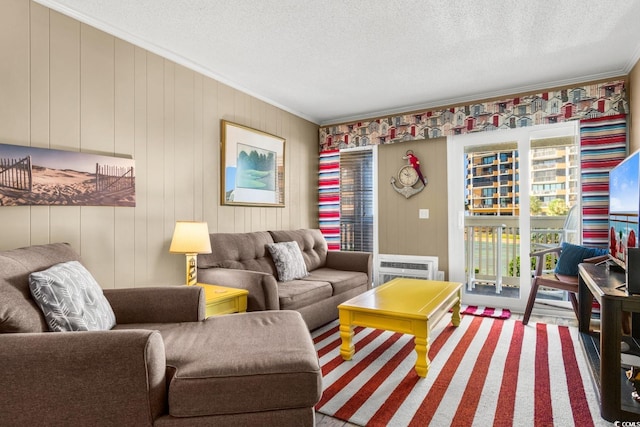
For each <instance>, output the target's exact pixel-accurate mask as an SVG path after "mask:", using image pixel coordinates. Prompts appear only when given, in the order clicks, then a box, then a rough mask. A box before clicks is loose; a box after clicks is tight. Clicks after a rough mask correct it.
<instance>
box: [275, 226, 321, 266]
mask: <svg viewBox="0 0 640 427" xmlns="http://www.w3.org/2000/svg"><path fill="white" fill-rule="evenodd" d="M269 233H271V237H272V238H273V241H274V242H276V243H279V242H296V243H297V244H298V246H300V250H301V251H302V258H304V262H305V264H306V265H307V271H313V270H315V269H316V268H320V267H324V266H325V264H326V262H327V251H328V248H327V241H326V240H325V239H324V236H323V235H322V233H321V232H320V230H317V229H301V230H278V231H269Z"/></svg>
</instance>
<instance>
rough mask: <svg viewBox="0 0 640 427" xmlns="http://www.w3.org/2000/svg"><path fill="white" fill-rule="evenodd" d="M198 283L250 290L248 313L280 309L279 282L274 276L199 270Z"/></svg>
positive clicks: (231, 270) (238, 271)
mask: <svg viewBox="0 0 640 427" xmlns="http://www.w3.org/2000/svg"><path fill="white" fill-rule="evenodd" d="M198 281H199V282H200V283H210V284H213V285H220V286H228V287H230V288H240V289H246V290H248V291H249V296H248V297H247V311H263V310H279V309H280V300H279V299H278V282H277V281H276V278H275V277H273V275H272V274H269V273H262V272H258V271H250V270H236V269H233V268H199V269H198Z"/></svg>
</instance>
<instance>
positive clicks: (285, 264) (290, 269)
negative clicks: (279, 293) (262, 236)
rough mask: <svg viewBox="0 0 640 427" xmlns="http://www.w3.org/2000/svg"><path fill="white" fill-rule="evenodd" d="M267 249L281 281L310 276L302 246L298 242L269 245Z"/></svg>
mask: <svg viewBox="0 0 640 427" xmlns="http://www.w3.org/2000/svg"><path fill="white" fill-rule="evenodd" d="M267 248H268V249H269V252H270V253H271V258H273V263H274V264H275V266H276V270H277V271H278V280H279V281H281V282H288V281H289V280H295V279H302V278H303V277H306V276H308V275H309V272H307V266H306V265H305V263H304V258H302V252H300V246H298V244H297V243H296V242H282V243H267Z"/></svg>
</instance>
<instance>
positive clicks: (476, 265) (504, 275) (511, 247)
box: [465, 216, 576, 294]
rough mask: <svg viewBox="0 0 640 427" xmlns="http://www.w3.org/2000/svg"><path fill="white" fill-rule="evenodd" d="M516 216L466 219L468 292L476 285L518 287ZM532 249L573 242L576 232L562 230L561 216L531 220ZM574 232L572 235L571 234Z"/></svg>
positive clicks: (540, 217) (518, 262)
mask: <svg viewBox="0 0 640 427" xmlns="http://www.w3.org/2000/svg"><path fill="white" fill-rule="evenodd" d="M518 219H519V218H518V217H517V216H468V217H465V248H466V260H467V261H466V264H467V290H468V291H472V290H473V288H474V287H475V285H476V284H478V283H481V284H487V285H493V286H495V291H496V293H498V294H499V293H501V292H502V286H503V285H504V286H510V287H519V286H520V282H519V281H520V242H521V236H520V228H519V225H518ZM530 221H531V235H530V245H531V250H532V251H533V250H536V249H537V248H540V247H544V246H553V245H557V244H559V243H560V242H561V241H569V242H575V237H576V236H575V231H573V232H572V231H570V230H564V229H563V226H564V222H565V217H564V216H534V217H531V220H530ZM572 233H573V234H572Z"/></svg>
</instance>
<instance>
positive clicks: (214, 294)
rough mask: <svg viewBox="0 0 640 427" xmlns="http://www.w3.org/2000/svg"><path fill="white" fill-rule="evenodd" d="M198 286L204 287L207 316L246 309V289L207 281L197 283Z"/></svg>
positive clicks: (247, 292)
mask: <svg viewBox="0 0 640 427" xmlns="http://www.w3.org/2000/svg"><path fill="white" fill-rule="evenodd" d="M198 286H202V287H203V288H204V294H205V301H206V304H207V311H206V313H207V314H206V316H207V317H209V316H217V315H220V314H230V313H242V312H245V311H247V295H249V291H247V290H246V289H238V288H228V287H226V286H218V285H211V284H208V283H198Z"/></svg>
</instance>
